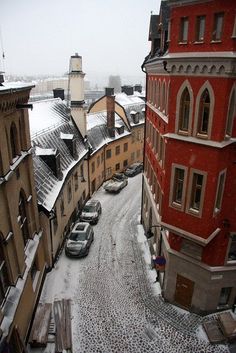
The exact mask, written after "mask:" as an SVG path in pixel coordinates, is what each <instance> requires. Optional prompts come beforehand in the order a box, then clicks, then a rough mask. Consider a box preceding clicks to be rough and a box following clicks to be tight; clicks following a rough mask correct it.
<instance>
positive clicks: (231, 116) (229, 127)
mask: <svg viewBox="0 0 236 353" xmlns="http://www.w3.org/2000/svg"><path fill="white" fill-rule="evenodd" d="M235 105H236V99H235V89H234V90H233V92H232V94H231V97H230V103H229V110H228V118H227V126H226V135H228V136H231V134H232V128H233V121H234V116H235Z"/></svg>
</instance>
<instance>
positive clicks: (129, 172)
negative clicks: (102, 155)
mask: <svg viewBox="0 0 236 353" xmlns="http://www.w3.org/2000/svg"><path fill="white" fill-rule="evenodd" d="M142 170H143V163H139V162H137V163H133V164H131V165H130V166H129V167H128V168H127V169H126V170H125V175H126V176H128V177H132V176H135V175H137V174H139V173H141V172H142Z"/></svg>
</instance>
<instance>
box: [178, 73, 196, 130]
mask: <svg viewBox="0 0 236 353" xmlns="http://www.w3.org/2000/svg"><path fill="white" fill-rule="evenodd" d="M185 88H187V89H188V92H189V96H190V104H189V128H188V132H186V135H191V132H192V120H193V90H192V86H191V85H190V83H189V80H185V81H184V82H183V83H182V85H181V86H180V88H179V90H178V93H177V97H176V119H175V132H176V133H178V132H179V133H180V134H181V131H180V130H179V119H180V114H179V113H180V102H181V98H182V94H183V92H184V90H185ZM182 133H183V132H182ZM183 134H184V133H183Z"/></svg>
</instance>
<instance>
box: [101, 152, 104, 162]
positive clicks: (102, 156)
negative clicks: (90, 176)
mask: <svg viewBox="0 0 236 353" xmlns="http://www.w3.org/2000/svg"><path fill="white" fill-rule="evenodd" d="M103 161H104V152H102V154H101V163H102V162H103Z"/></svg>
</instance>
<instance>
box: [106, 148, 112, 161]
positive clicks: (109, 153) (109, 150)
mask: <svg viewBox="0 0 236 353" xmlns="http://www.w3.org/2000/svg"><path fill="white" fill-rule="evenodd" d="M111 155H112V153H111V149H108V150H106V159H109V158H111Z"/></svg>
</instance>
